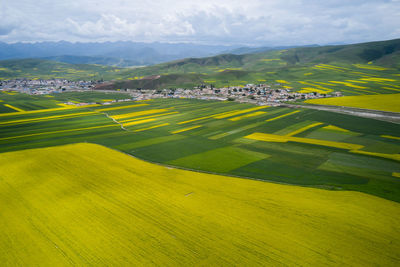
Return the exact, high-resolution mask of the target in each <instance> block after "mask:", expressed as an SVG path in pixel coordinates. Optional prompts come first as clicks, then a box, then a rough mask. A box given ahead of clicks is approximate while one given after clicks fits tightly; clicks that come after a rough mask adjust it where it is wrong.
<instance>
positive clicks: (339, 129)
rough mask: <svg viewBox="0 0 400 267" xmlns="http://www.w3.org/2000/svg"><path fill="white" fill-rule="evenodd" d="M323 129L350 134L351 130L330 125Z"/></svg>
mask: <svg viewBox="0 0 400 267" xmlns="http://www.w3.org/2000/svg"><path fill="white" fill-rule="evenodd" d="M322 129H325V130H332V131H337V132H350V131H349V130H346V129H343V128H340V127H337V126H335V125H328V126H325V127H322Z"/></svg>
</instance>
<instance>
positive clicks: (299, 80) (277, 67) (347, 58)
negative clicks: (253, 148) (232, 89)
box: [111, 39, 400, 95]
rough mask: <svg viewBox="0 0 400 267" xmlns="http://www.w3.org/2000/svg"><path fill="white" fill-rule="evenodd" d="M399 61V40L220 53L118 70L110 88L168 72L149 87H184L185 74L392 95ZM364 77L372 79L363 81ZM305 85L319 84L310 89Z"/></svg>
mask: <svg viewBox="0 0 400 267" xmlns="http://www.w3.org/2000/svg"><path fill="white" fill-rule="evenodd" d="M399 57H400V39H396V40H390V41H381V42H371V43H362V44H353V45H338V46H324V47H302V48H292V49H285V50H272V51H266V52H261V53H251V54H244V55H234V54H223V55H218V56H213V57H206V58H188V59H183V60H178V61H173V62H168V63H163V64H159V65H153V66H149V67H143V68H136V69H134V70H126V71H122V72H121V73H120V74H119V77H117V79H118V80H127V81H126V82H124V83H121V82H117V83H116V84H115V87H114V88H141V87H143V82H142V81H140V79H141V78H144V77H146V76H149V75H161V76H169V75H171V74H173V75H175V76H173V77H169V78H168V80H169V83H168V84H165V83H164V82H160V83H153V84H152V86H155V88H162V87H163V86H165V87H186V84H184V83H181V82H180V81H179V78H181V77H185V78H184V80H187V79H188V78H187V75H188V74H197V75H200V76H199V77H200V78H201V79H202V82H203V83H205V84H214V85H215V86H217V87H223V86H232V85H241V86H243V85H245V84H247V83H265V82H266V83H269V84H271V83H276V81H277V80H278V81H286V83H288V84H286V86H289V87H290V88H291V89H293V90H297V91H300V90H302V89H303V88H314V89H316V90H318V89H326V88H328V89H327V90H328V91H341V92H342V93H343V94H345V95H358V94H371V93H372V94H374V93H394V92H395V91H398V88H399V81H398V75H397V74H398V70H399V68H400V63H399V62H400V60H398V59H399ZM368 77H369V78H371V77H372V78H378V80H370V81H368V80H365V78H368ZM379 78H382V79H383V80H379ZM174 79H175V81H174ZM360 79H361V80H360ZM362 79H364V80H362ZM331 81H334V82H333V83H332V82H331ZM195 82H197V81H195ZM308 82H311V83H313V82H319V83H320V84H318V85H315V84H311V85H310V84H307V83H308ZM335 82H339V83H341V84H340V85H341V87H337V86H336V85H337V84H335ZM321 83H322V84H321ZM354 83H355V84H354ZM357 83H361V84H357ZM289 84H290V85H289ZM322 87H324V88H322ZM111 88H112V87H111ZM153 88H154V87H153ZM354 89H364V90H354Z"/></svg>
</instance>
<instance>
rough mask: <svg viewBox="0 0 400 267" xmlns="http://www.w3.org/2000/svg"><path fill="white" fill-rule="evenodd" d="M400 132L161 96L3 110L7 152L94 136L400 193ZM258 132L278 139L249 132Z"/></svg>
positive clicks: (199, 165)
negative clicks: (93, 104)
mask: <svg viewBox="0 0 400 267" xmlns="http://www.w3.org/2000/svg"><path fill="white" fill-rule="evenodd" d="M7 97H14V98H15V102H17V100H18V98H19V97H21V96H20V95H13V96H9V95H7ZM55 97H59V96H55ZM60 97H61V96H60ZM63 97H67V95H65V96H63ZM74 97H77V96H74ZM83 97H85V98H90V97H91V96H90V93H86V94H83V95H82V98H83ZM96 97H100V98H101V94H99V93H97V94H96ZM102 97H103V98H104V99H109V98H110V96H109V95H108V94H103V95H102ZM46 99H48V101H50V102H51V101H54V100H53V98H46ZM7 102H10V98H8V100H5V101H4V102H1V103H7ZM99 102H101V99H99ZM1 103H0V104H1ZM32 103H34V101H32ZM252 114H256V116H253V115H252ZM121 126H123V127H124V128H122V127H121ZM399 132H400V126H399V125H398V124H394V123H389V122H382V121H376V120H373V119H365V118H358V117H353V116H348V115H342V114H335V113H330V112H323V111H314V110H306V109H296V110H293V109H289V108H279V107H265V106H264V107H263V106H254V105H250V104H240V103H235V102H231V101H226V102H216V101H202V100H189V99H157V100H152V101H143V102H132V101H130V102H123V103H113V104H111V105H95V106H89V107H81V108H65V107H60V108H56V109H53V108H50V109H42V110H33V111H26V112H14V111H11V112H9V113H2V114H1V115H0V152H7V151H16V150H21V149H28V148H38V147H48V146H55V145H61V144H69V143H76V142H91V143H97V144H102V145H105V146H108V147H111V148H115V149H118V150H120V151H123V152H125V153H128V154H132V155H135V156H137V157H139V158H142V159H145V160H148V161H152V162H159V163H163V164H169V165H172V166H179V167H183V168H190V169H195V170H201V171H206V172H216V173H221V174H228V175H234V176H241V177H248V178H254V179H261V180H268V181H276V182H282V183H289V184H296V185H307V186H315V187H323V188H330V189H338V190H339V189H347V190H356V191H362V192H366V193H369V194H373V195H377V196H380V197H384V198H387V199H390V200H394V201H398V202H400V181H399V179H398V178H397V177H394V176H393V175H392V174H393V173H400V163H399V161H398V160H397V157H398V153H399V152H400V139H399V137H400V136H399V134H398V133H399ZM254 133H260V134H261V135H263V136H270V137H271V136H272V137H274V140H268V141H266V140H256V139H249V138H246V136H249V135H252V134H254ZM388 136H390V137H391V138H388ZM277 140H278V141H280V142H279V143H277V142H276V141H277ZM341 158H345V159H348V160H340V159H341Z"/></svg>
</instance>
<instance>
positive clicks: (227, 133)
mask: <svg viewBox="0 0 400 267" xmlns="http://www.w3.org/2000/svg"><path fill="white" fill-rule="evenodd" d="M262 124H264V122H263V121H261V122H256V123H252V124H248V125H246V126H243V127H240V128H239V129H235V130H232V131H229V132H224V133H219V134H216V135H213V136H210V137H208V139H211V140H217V139H220V138H223V137H226V136H229V135H231V134H236V133H240V132H243V131H245V130H248V129H251V128H255V127H258V126H260V125H262Z"/></svg>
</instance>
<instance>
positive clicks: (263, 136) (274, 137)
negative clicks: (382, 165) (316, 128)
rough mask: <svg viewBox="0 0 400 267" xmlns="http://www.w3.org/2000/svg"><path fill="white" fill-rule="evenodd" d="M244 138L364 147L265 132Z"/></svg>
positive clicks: (337, 146) (356, 148)
mask: <svg viewBox="0 0 400 267" xmlns="http://www.w3.org/2000/svg"><path fill="white" fill-rule="evenodd" d="M244 138H247V139H253V140H257V141H265V142H281V143H286V142H288V141H289V142H296V143H304V144H312V145H320V146H327V147H334V148H341V149H347V150H352V151H355V150H358V149H361V148H363V147H364V146H362V145H358V144H350V143H343V142H335V141H326V140H318V139H311V138H303V137H292V136H282V135H276V134H266V133H253V134H250V135H247V136H245V137H244ZM399 156H400V155H399Z"/></svg>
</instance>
